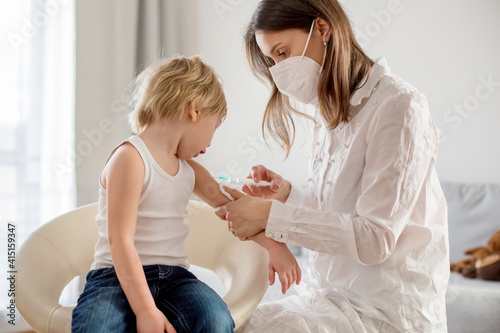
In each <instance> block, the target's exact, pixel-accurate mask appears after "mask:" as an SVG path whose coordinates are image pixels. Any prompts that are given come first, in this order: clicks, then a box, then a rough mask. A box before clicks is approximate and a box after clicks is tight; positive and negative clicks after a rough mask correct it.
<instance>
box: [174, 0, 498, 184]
mask: <svg viewBox="0 0 500 333" xmlns="http://www.w3.org/2000/svg"><path fill="white" fill-rule="evenodd" d="M257 3H258V0H215V1H212V0H211V1H207V0H189V1H184V6H186V7H185V9H186V10H185V11H184V12H183V15H186V13H189V15H186V17H185V19H184V20H181V21H182V24H181V25H182V26H181V27H180V29H179V35H178V37H179V39H180V40H181V41H182V40H185V41H186V43H185V44H181V45H184V48H183V49H181V50H179V52H182V53H184V54H186V55H193V54H201V55H203V58H204V59H205V61H206V62H208V63H209V64H211V65H212V66H214V67H215V69H216V70H217V72H218V73H219V74H220V75H221V76H222V78H223V80H224V86H225V91H226V95H227V99H228V103H229V115H228V118H227V120H226V121H225V122H224V124H223V125H222V126H221V127H220V129H219V130H218V131H217V132H216V135H215V137H214V140H213V143H212V146H211V147H210V148H209V150H208V153H207V154H206V155H205V156H203V157H200V158H199V160H200V161H201V162H202V163H203V164H204V165H205V166H206V167H207V168H208V169H209V170H210V171H211V172H212V173H214V174H223V173H226V174H231V175H233V176H237V175H242V176H245V175H246V174H247V172H248V170H249V169H250V167H251V166H252V165H254V164H264V165H266V166H268V167H270V168H272V169H274V170H275V171H277V172H279V173H281V174H283V175H284V176H286V177H288V178H289V179H292V180H294V181H296V182H298V183H304V182H305V179H304V177H305V175H306V169H307V167H306V159H305V157H306V156H307V144H305V143H306V138H307V133H305V135H304V134H302V135H300V136H299V138H298V139H297V145H296V146H295V147H294V148H293V150H292V154H291V156H290V157H289V159H288V160H286V161H285V162H283V157H284V155H283V154H281V153H280V151H279V148H277V147H275V149H273V153H274V154H272V153H271V152H270V151H269V150H268V149H267V148H264V146H263V145H262V143H261V142H259V141H257V139H258V138H260V137H261V136H260V125H261V119H262V113H263V110H264V106H265V103H266V101H267V96H268V91H267V89H266V88H265V87H264V86H263V85H261V84H260V82H258V81H257V80H256V79H254V78H253V76H252V75H251V73H250V72H249V70H248V67H247V64H246V60H245V57H244V52H243V45H242V35H243V33H244V29H245V26H246V24H247V22H248V20H249V18H250V16H251V14H252V13H253V10H254V9H255V7H256V5H257ZM342 3H343V5H344V7H345V8H346V10H347V12H348V14H349V16H350V18H351V20H352V22H353V24H354V26H355V29H356V30H357V31H358V36H359V40H360V42H361V44H362V45H364V46H365V50H366V51H367V53H368V54H369V56H370V57H372V58H374V59H375V58H378V57H379V56H385V57H386V58H387V60H388V63H389V65H390V67H391V69H392V70H393V71H394V72H395V73H396V74H398V75H399V76H400V77H402V78H403V79H405V80H406V81H408V82H410V83H412V84H413V85H414V86H416V87H417V88H418V89H419V90H421V91H422V92H424V93H425V94H426V95H427V97H428V100H429V104H430V107H431V111H432V115H433V117H434V120H435V122H436V124H437V126H438V127H439V128H440V130H441V132H442V142H441V146H440V156H439V159H438V163H437V170H438V173H439V176H440V178H441V180H443V181H465V182H495V183H500V154H499V152H500V151H499V148H498V146H497V145H498V144H499V143H500V131H498V130H495V129H496V127H497V126H498V125H497V124H500V113H499V112H498V111H499V108H500V66H499V65H498V59H500V43H499V41H500V20H498V15H499V14H500V2H498V1H496V0H481V1H479V2H478V1H476V2H471V1H464V0H455V1H452V0H440V1H436V0H419V1H411V0H370V1H366V0H344V1H342ZM193 40H196V41H197V42H196V43H193V42H192V41H193ZM485 81H492V82H494V84H485V83H484V82H485ZM460 109H461V110H460ZM302 132H303V131H301V133H302ZM299 134H300V133H299ZM254 141H257V142H254Z"/></svg>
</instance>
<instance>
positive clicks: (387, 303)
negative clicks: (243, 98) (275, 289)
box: [216, 0, 449, 333]
mask: <svg viewBox="0 0 500 333" xmlns="http://www.w3.org/2000/svg"><path fill="white" fill-rule="evenodd" d="M245 45H246V50H247V55H248V58H249V62H250V65H251V68H252V70H253V72H254V73H255V75H256V76H257V77H259V78H260V79H262V80H263V81H266V82H269V83H271V86H272V93H271V97H270V100H269V103H268V105H267V108H266V112H265V116H264V123H263V128H265V129H267V130H268V131H269V133H270V134H271V135H272V136H273V137H274V138H275V139H276V140H277V141H278V142H279V143H280V144H281V145H282V147H283V148H284V150H285V151H286V152H287V153H288V152H289V150H290V147H291V146H292V144H293V138H294V132H293V129H294V122H293V118H292V116H293V115H294V114H297V113H298V112H297V111H295V110H294V108H293V104H291V102H292V101H293V102H295V101H299V102H302V103H306V104H312V105H314V106H315V113H314V114H313V115H312V116H310V117H308V116H306V115H304V118H309V119H310V120H312V122H311V124H312V128H313V130H312V133H313V137H312V143H311V150H310V151H311V155H310V156H309V171H310V175H309V179H308V181H309V185H310V186H309V188H308V189H305V190H304V189H302V188H301V187H299V186H296V185H294V184H291V183H290V182H289V181H287V180H284V179H283V178H282V177H281V176H279V175H277V174H275V173H273V172H272V171H270V170H268V169H266V168H265V167H264V166H256V167H253V168H252V170H251V177H252V178H253V179H254V180H255V181H257V182H258V181H260V180H265V181H271V180H273V181H274V182H275V184H277V185H275V186H274V187H273V188H272V189H269V188H267V189H266V190H262V189H263V188H262V187H260V188H258V187H246V186H245V187H244V188H243V191H244V192H245V193H247V194H249V195H243V194H241V193H239V192H237V191H235V190H229V192H230V194H231V195H232V196H233V197H235V198H236V199H237V200H236V201H234V202H231V203H228V204H226V205H223V206H221V207H219V208H218V209H217V211H216V212H217V214H218V215H219V216H220V217H221V218H222V219H225V220H227V221H228V223H229V224H230V227H232V228H233V230H234V231H235V232H236V235H237V236H238V237H239V238H240V239H245V238H246V237H250V236H252V235H254V234H256V233H258V232H260V231H262V230H265V232H266V236H267V237H269V238H272V239H274V240H277V241H280V242H284V243H287V244H294V245H299V246H303V247H305V248H308V249H310V250H311V252H310V253H311V255H310V265H309V266H310V267H309V268H310V275H311V277H310V279H309V281H307V283H306V284H307V287H306V288H305V289H304V290H302V291H301V296H302V297H300V298H299V297H294V296H292V297H288V298H286V299H285V300H282V301H278V302H269V303H266V304H263V305H262V306H260V307H259V308H258V309H257V311H256V312H255V314H254V316H253V318H252V321H251V323H250V325H249V326H248V327H247V331H255V332H301V333H303V332H446V331H447V327H446V311H445V292H446V285H447V281H448V276H449V267H448V239H447V234H448V233H447V213H446V211H447V210H446V202H445V199H444V196H443V193H442V191H441V188H440V184H439V181H438V178H437V176H436V172H435V169H434V165H435V161H436V156H437V149H438V133H437V130H436V127H435V125H434V123H433V121H432V119H431V117H430V113H429V109H428V105H427V101H426V98H425V96H424V95H423V94H421V93H420V92H419V91H417V90H416V89H415V88H414V87H412V86H411V85H409V84H408V83H406V82H404V81H402V80H401V79H400V78H398V77H397V76H396V75H394V74H392V73H391V71H390V69H389V67H388V65H387V63H386V61H385V60H384V59H383V58H381V59H379V60H377V61H375V62H373V61H371V60H370V59H369V58H368V57H367V56H366V54H365V53H364V52H363V50H362V49H361V47H360V46H359V44H358V43H357V42H356V40H355V37H354V34H353V31H352V28H351V26H350V24H349V20H348V18H347V16H346V14H345V13H344V11H343V10H342V7H341V6H340V4H339V3H338V2H337V1H336V0H280V1H272V0H263V1H261V2H260V3H259V6H258V8H257V10H256V12H255V13H254V15H253V17H252V20H251V22H250V24H249V26H248V30H247V32H246V36H245ZM293 102H292V103H293ZM269 199H273V200H269Z"/></svg>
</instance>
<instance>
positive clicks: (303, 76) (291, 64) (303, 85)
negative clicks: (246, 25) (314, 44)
mask: <svg viewBox="0 0 500 333" xmlns="http://www.w3.org/2000/svg"><path fill="white" fill-rule="evenodd" d="M314 22H316V20H313V23H312V26H311V30H310V31H309V36H308V37H307V42H306V46H305V48H304V52H302V56H300V57H291V58H288V59H285V60H283V61H281V62H280V63H278V64H276V65H274V66H272V67H270V68H269V71H270V72H271V75H272V76H273V79H274V82H275V83H276V86H277V87H278V90H279V91H280V92H281V93H282V94H284V95H287V96H289V97H292V98H293V99H296V100H297V101H299V102H302V103H305V104H310V103H311V102H313V100H314V99H315V98H316V97H317V95H318V84H319V79H320V77H321V71H322V69H323V65H324V63H325V57H326V42H325V43H324V45H325V54H324V55H323V63H322V64H321V66H320V65H318V63H317V62H316V61H314V60H312V59H311V58H309V57H306V56H304V54H305V53H306V50H307V46H308V45H309V40H310V39H311V35H312V31H313V28H314Z"/></svg>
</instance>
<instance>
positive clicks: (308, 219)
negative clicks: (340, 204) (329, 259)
mask: <svg viewBox="0 0 500 333" xmlns="http://www.w3.org/2000/svg"><path fill="white" fill-rule="evenodd" d="M437 138H438V136H437V130H436V128H435V126H434V123H433V122H432V119H431V118H430V114H429V110H428V106H427V101H426V99H425V97H424V96H423V95H421V94H419V93H408V92H407V93H404V94H402V93H401V94H399V95H397V96H394V97H392V98H390V99H389V100H387V101H385V102H381V105H380V107H379V109H378V110H377V112H376V114H374V116H373V117H372V119H371V120H370V123H369V124H368V127H367V129H366V144H367V146H366V152H365V161H366V164H365V166H364V169H363V174H362V177H361V191H360V196H359V198H358V200H357V203H356V208H355V211H354V212H353V213H351V214H345V213H338V212H333V211H323V210H313V209H307V208H302V207H294V204H295V203H296V201H295V200H296V198H298V197H300V196H301V195H304V196H305V195H306V194H305V193H303V194H297V193H298V192H294V193H293V194H294V195H293V196H291V200H289V201H287V202H286V204H281V203H279V202H273V203H272V207H271V212H270V216H269V220H268V224H267V228H266V236H267V237H270V238H272V239H274V240H277V241H280V242H284V243H288V244H293V245H299V246H303V247H306V248H308V249H311V250H313V251H318V252H325V253H329V254H333V255H338V256H343V257H347V258H351V259H353V260H356V261H357V262H359V263H361V264H367V265H368V264H379V263H382V262H383V261H385V260H386V259H387V258H388V257H389V256H390V255H391V253H392V252H393V251H394V249H395V247H396V243H397V241H398V238H399V236H400V235H401V233H402V231H403V230H404V228H405V227H406V225H407V224H408V223H409V220H410V216H411V214H412V213H413V211H414V209H415V206H416V202H417V199H418V196H419V194H420V191H421V189H422V185H423V184H424V182H425V181H426V179H427V178H428V177H429V174H430V172H431V170H432V168H433V167H434V162H435V157H436V154H437V142H438V139H437ZM292 189H293V187H292ZM291 194H292V193H291ZM304 200H305V199H304V198H303V199H302V202H304ZM423 209H425V207H424V208H423ZM421 213H422V214H425V212H421Z"/></svg>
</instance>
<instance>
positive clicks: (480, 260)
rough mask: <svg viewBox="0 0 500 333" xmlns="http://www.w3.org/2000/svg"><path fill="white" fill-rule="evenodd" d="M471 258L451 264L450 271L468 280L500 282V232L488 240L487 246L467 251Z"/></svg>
mask: <svg viewBox="0 0 500 333" xmlns="http://www.w3.org/2000/svg"><path fill="white" fill-rule="evenodd" d="M465 254H468V255H471V257H470V258H466V259H462V260H460V261H458V262H456V263H451V264H450V269H451V270H452V271H455V272H457V273H460V274H462V275H463V276H465V277H467V278H476V277H478V278H480V279H483V280H490V281H500V230H498V231H497V232H495V233H494V234H493V236H491V237H490V239H489V240H488V243H487V246H486V247H485V246H480V247H476V248H474V249H469V250H467V251H465Z"/></svg>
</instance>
